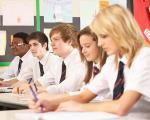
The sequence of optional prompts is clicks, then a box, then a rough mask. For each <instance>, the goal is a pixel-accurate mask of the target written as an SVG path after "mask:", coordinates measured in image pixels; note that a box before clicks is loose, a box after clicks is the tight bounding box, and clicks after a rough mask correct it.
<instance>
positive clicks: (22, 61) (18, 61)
mask: <svg viewBox="0 0 150 120" xmlns="http://www.w3.org/2000/svg"><path fill="white" fill-rule="evenodd" d="M27 37H28V34H27V33H24V32H18V33H15V34H14V35H13V40H12V42H11V44H10V47H11V53H12V55H14V56H16V57H14V59H13V60H12V61H11V64H10V65H9V67H8V69H7V70H6V71H5V72H4V73H3V74H1V75H0V80H4V81H5V82H4V81H3V82H1V83H0V86H8V85H9V84H11V83H13V82H14V81H15V80H12V79H14V78H16V77H17V75H18V74H19V73H20V72H21V71H22V70H23V69H24V68H25V67H26V65H27V64H29V63H30V60H31V59H32V54H31V52H30V51H29V45H28V42H27Z"/></svg>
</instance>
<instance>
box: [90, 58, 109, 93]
mask: <svg viewBox="0 0 150 120" xmlns="http://www.w3.org/2000/svg"><path fill="white" fill-rule="evenodd" d="M108 63H109V62H108V59H107V61H106V64H105V65H104V66H103V67H102V69H101V71H100V73H99V74H98V75H96V76H95V77H94V79H93V80H92V81H91V82H90V84H89V85H88V89H89V90H90V91H91V92H93V93H94V94H96V95H101V94H102V91H104V90H105V89H108V88H109V86H108V82H107V77H106V75H108V74H107V73H108V72H107V70H108V69H107V68H109V67H108V65H109V64H108Z"/></svg>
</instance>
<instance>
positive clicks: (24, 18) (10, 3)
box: [0, 0, 36, 26]
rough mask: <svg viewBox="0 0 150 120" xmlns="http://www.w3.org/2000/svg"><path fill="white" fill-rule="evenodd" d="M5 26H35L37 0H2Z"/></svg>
mask: <svg viewBox="0 0 150 120" xmlns="http://www.w3.org/2000/svg"><path fill="white" fill-rule="evenodd" d="M0 5H1V9H2V14H3V25H4V26H34V16H35V10H36V9H35V0H21V2H20V0H1V4H0Z"/></svg>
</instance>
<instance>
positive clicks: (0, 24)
mask: <svg viewBox="0 0 150 120" xmlns="http://www.w3.org/2000/svg"><path fill="white" fill-rule="evenodd" d="M0 26H2V16H1V15H0Z"/></svg>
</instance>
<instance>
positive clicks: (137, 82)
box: [125, 53, 150, 99]
mask: <svg viewBox="0 0 150 120" xmlns="http://www.w3.org/2000/svg"><path fill="white" fill-rule="evenodd" d="M149 64H150V53H149V54H144V55H142V56H140V57H139V58H137V60H136V61H135V62H133V65H132V66H131V72H130V75H129V77H128V78H127V82H126V87H125V91H127V90H134V91H137V92H139V93H141V94H142V95H143V96H144V97H145V98H146V99H148V98H149V99H150V88H149V87H150V65H149Z"/></svg>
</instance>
